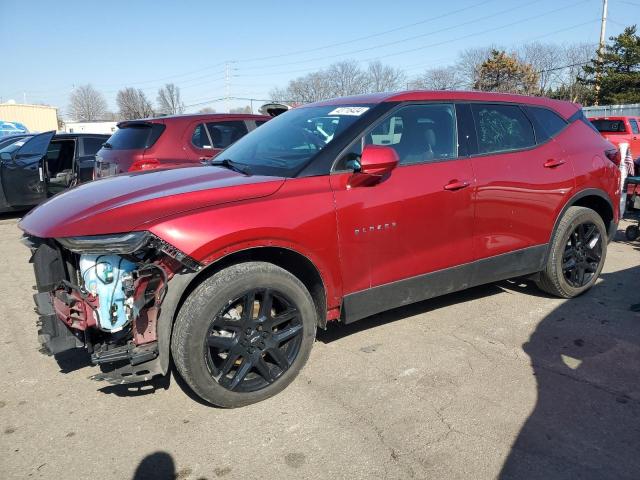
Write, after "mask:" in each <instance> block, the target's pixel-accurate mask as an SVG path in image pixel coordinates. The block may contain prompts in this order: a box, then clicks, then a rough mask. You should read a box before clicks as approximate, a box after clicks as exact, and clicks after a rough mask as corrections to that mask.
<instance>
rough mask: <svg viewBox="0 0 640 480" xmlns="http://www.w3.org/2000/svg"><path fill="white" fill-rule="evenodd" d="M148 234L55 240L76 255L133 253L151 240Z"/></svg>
mask: <svg viewBox="0 0 640 480" xmlns="http://www.w3.org/2000/svg"><path fill="white" fill-rule="evenodd" d="M151 237H152V235H151V234H150V233H149V232H146V231H141V232H128V233H110V234H108V235H90V236H86V237H85V236H83V237H63V238H57V239H56V240H57V241H58V242H60V244H61V245H62V246H63V247H65V248H67V249H69V250H71V251H72V252H76V253H115V254H127V253H134V252H137V251H138V250H140V249H141V248H142V247H144V246H145V245H146V244H147V242H148V241H149V240H150V239H151Z"/></svg>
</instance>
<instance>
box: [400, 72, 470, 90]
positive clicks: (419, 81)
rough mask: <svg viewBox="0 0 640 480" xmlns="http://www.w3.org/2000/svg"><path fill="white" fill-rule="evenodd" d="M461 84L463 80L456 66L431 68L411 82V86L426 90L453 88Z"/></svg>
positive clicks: (459, 86)
mask: <svg viewBox="0 0 640 480" xmlns="http://www.w3.org/2000/svg"><path fill="white" fill-rule="evenodd" d="M462 85H463V82H462V79H461V78H460V74H459V72H458V69H457V68H456V67H441V68H432V69H430V70H427V71H426V72H425V73H424V74H422V75H421V76H419V77H418V78H416V79H415V80H413V82H411V86H412V87H413V88H423V89H427V90H455V89H457V88H461V87H462Z"/></svg>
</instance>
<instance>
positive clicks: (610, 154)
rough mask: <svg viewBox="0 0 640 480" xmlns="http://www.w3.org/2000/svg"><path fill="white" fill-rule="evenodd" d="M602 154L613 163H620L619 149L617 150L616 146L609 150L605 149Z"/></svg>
mask: <svg viewBox="0 0 640 480" xmlns="http://www.w3.org/2000/svg"><path fill="white" fill-rule="evenodd" d="M604 154H605V156H606V157H607V158H608V159H609V160H611V161H612V162H613V163H615V164H616V165H620V162H621V161H622V157H621V156H620V150H618V149H617V148H611V149H609V150H605V151H604Z"/></svg>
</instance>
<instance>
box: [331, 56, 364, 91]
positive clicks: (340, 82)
mask: <svg viewBox="0 0 640 480" xmlns="http://www.w3.org/2000/svg"><path fill="white" fill-rule="evenodd" d="M326 81H327V83H328V84H329V89H330V91H331V94H332V95H331V96H333V97H344V96H347V95H357V94H359V93H365V92H366V91H367V83H368V82H367V76H366V75H365V73H364V72H363V71H362V70H361V69H360V66H359V65H358V62H356V61H355V60H344V61H342V62H337V63H334V64H332V65H329V68H328V69H327V71H326Z"/></svg>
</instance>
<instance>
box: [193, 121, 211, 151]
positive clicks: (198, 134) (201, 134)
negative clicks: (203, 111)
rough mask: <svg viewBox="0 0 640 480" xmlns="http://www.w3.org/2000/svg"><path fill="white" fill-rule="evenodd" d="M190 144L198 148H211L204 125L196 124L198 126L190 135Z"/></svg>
mask: <svg viewBox="0 0 640 480" xmlns="http://www.w3.org/2000/svg"><path fill="white" fill-rule="evenodd" d="M191 143H193V145H194V146H195V147H198V148H213V147H212V146H211V140H209V134H208V133H207V128H206V127H205V126H204V123H200V124H198V126H197V127H196V128H195V130H194V131H193V135H191Z"/></svg>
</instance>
